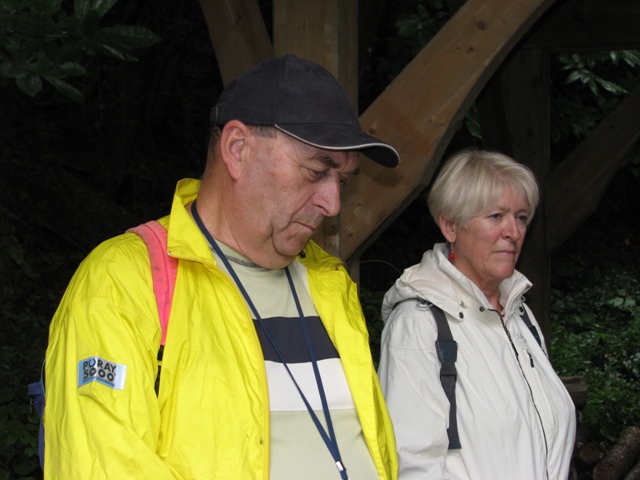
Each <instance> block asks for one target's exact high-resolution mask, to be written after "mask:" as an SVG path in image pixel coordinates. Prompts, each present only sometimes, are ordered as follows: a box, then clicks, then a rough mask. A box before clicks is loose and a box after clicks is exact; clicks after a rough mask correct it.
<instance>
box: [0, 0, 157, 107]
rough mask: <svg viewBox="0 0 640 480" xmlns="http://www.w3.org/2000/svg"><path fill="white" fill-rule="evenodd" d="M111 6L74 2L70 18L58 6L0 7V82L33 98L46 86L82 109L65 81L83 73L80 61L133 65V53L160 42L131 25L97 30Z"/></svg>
mask: <svg viewBox="0 0 640 480" xmlns="http://www.w3.org/2000/svg"><path fill="white" fill-rule="evenodd" d="M116 2H117V0H108V1H100V0H75V2H74V9H73V12H67V11H66V10H65V8H63V2H62V0H38V1H25V0H4V1H3V2H2V3H0V19H1V20H0V45H2V47H3V48H0V62H1V63H0V79H3V78H9V79H13V80H15V82H16V85H17V87H18V88H19V89H20V90H21V91H22V92H24V93H26V94H27V95H29V96H31V97H35V96H36V95H37V94H38V93H40V91H41V90H42V87H43V85H42V81H43V80H45V81H47V82H48V83H49V84H50V85H51V86H52V87H53V88H55V89H56V90H57V91H58V92H59V93H61V94H62V95H64V96H66V97H68V98H70V99H71V100H73V101H75V102H78V103H82V102H83V101H84V95H83V94H82V92H81V91H80V90H78V89H77V88H76V87H75V86H73V85H72V84H71V83H69V82H68V81H67V80H66V79H67V78H68V77H77V76H82V75H85V74H86V73H87V70H86V68H85V66H84V61H85V57H86V56H94V55H96V54H99V53H103V54H106V55H108V56H110V57H113V58H115V59H117V60H127V61H135V60H137V57H136V56H135V54H134V52H135V50H136V49H139V48H145V47H150V46H151V45H153V44H155V43H157V42H159V41H160V37H158V36H157V35H156V34H155V33H153V32H152V31H151V30H148V29H146V28H144V27H141V26H135V25H116V26H112V27H102V26H101V25H100V22H101V21H102V19H103V17H104V16H105V15H106V14H107V13H108V12H109V10H111V8H112V7H113V6H114V5H115V4H116Z"/></svg>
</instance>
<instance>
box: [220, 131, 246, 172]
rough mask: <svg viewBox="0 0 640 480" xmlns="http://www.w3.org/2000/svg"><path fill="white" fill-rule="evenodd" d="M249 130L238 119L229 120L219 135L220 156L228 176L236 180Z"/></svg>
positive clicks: (241, 165) (244, 152)
mask: <svg viewBox="0 0 640 480" xmlns="http://www.w3.org/2000/svg"><path fill="white" fill-rule="evenodd" d="M250 135H251V130H250V129H249V127H247V126H246V125H245V124H244V123H242V122H241V121H239V120H230V121H229V122H227V123H226V124H225V126H224V128H223V129H222V134H221V136H220V157H221V159H222V163H224V165H225V167H226V169H227V172H228V173H229V176H230V177H231V178H233V179H234V180H237V179H238V178H239V177H240V175H241V174H242V170H243V168H244V165H245V159H246V154H247V151H248V145H247V140H248V137H249V136H250Z"/></svg>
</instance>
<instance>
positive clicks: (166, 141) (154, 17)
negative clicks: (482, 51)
mask: <svg viewBox="0 0 640 480" xmlns="http://www.w3.org/2000/svg"><path fill="white" fill-rule="evenodd" d="M388 3H390V4H392V5H387V7H386V9H385V11H384V13H383V15H381V16H380V23H379V24H378V26H377V28H376V29H374V33H373V34H372V35H370V36H368V37H367V43H366V44H364V45H362V46H361V47H362V48H361V52H362V53H361V58H360V65H361V84H360V100H359V109H360V111H363V110H364V109H365V108H366V107H367V106H368V105H369V104H370V103H371V101H372V100H373V99H374V98H375V97H376V96H377V95H378V94H379V93H380V92H381V91H382V90H383V89H384V88H385V87H386V86H387V85H388V83H389V82H390V81H391V79H393V78H394V76H395V75H397V73H398V72H399V71H400V70H401V69H402V68H403V66H404V65H405V64H406V63H408V61H409V60H411V58H413V56H414V55H415V54H416V52H417V51H418V50H419V49H420V48H421V47H422V46H423V45H424V44H425V43H426V42H427V41H428V40H429V38H431V36H432V35H433V34H435V32H437V30H438V29H439V28H440V26H442V25H443V24H444V22H446V20H447V18H448V16H449V11H448V10H447V8H446V6H445V5H444V4H443V3H442V2H439V1H437V0H430V1H416V0H405V1H398V2H388ZM261 5H262V10H263V14H264V16H265V19H266V24H267V25H270V24H271V22H270V20H269V19H270V15H271V7H270V3H269V2H261ZM61 8H62V10H63V11H67V12H70V11H71V5H70V4H67V3H66V2H65V3H63V4H62V7H61ZM100 24H101V25H105V26H112V25H119V24H123V25H140V26H145V27H147V28H148V29H150V30H151V31H153V32H155V33H156V34H157V35H159V36H160V37H161V39H162V41H160V42H159V43H157V44H155V45H154V46H152V47H149V48H144V49H138V50H136V56H137V57H138V60H137V61H134V62H131V61H122V60H119V59H115V58H112V57H111V56H109V55H107V54H105V53H104V52H97V53H95V54H93V55H89V54H86V55H84V56H82V59H81V63H82V65H83V66H84V67H85V68H86V74H84V75H81V76H78V77H73V78H69V79H68V81H69V83H70V84H71V85H73V86H74V87H75V88H77V89H78V90H79V91H80V92H81V93H82V96H83V98H84V103H82V104H81V103H77V102H74V101H71V100H69V99H68V98H67V97H65V96H64V95H61V94H60V93H59V92H58V91H57V90H55V89H54V88H53V87H52V86H51V85H50V84H49V83H47V82H46V81H45V82H44V83H43V88H42V90H41V91H40V92H39V93H38V94H37V95H35V97H31V96H29V95H27V94H25V93H24V92H23V91H22V90H20V89H19V88H18V87H17V86H16V82H15V81H14V80H13V79H11V78H8V76H7V75H6V74H5V75H4V76H2V75H0V95H1V99H2V100H1V102H2V103H1V104H0V105H1V109H2V110H1V112H2V113H1V114H0V247H2V255H0V299H1V300H2V302H1V304H2V309H0V480H2V479H5V478H37V477H38V475H39V473H38V468H37V460H36V457H35V455H36V451H35V445H36V444H35V439H36V429H37V416H36V415H35V414H34V413H33V412H32V411H31V410H30V408H29V403H28V402H29V400H28V398H27V396H26V385H27V383H29V382H31V381H33V380H35V379H37V378H38V376H39V369H40V365H41V361H42V358H43V356H44V351H45V348H46V341H47V330H48V325H49V322H50V319H51V317H52V315H53V313H54V311H55V309H56V307H57V304H58V302H59V300H60V298H61V296H62V294H63V292H64V289H65V288H66V285H67V283H68V281H69V280H70V278H71V275H72V274H73V272H74V271H75V269H76V268H77V266H78V264H79V263H80V262H81V261H82V259H83V258H84V257H85V256H86V255H87V254H88V253H89V252H90V251H91V249H92V248H94V247H95V246H96V245H97V244H98V243H99V242H101V241H102V240H104V239H106V238H109V237H111V236H114V235H118V234H120V233H122V232H124V231H125V230H126V229H127V228H129V227H131V226H134V225H137V224H139V223H141V222H143V221H146V220H149V219H153V218H159V217H161V216H164V215H166V214H167V213H168V212H169V207H170V203H171V198H172V194H173V190H174V187H175V183H176V182H177V180H179V179H180V178H183V177H198V176H199V175H200V174H201V172H202V170H203V167H204V159H205V151H206V144H207V137H208V133H209V131H208V116H209V110H210V108H211V106H212V105H213V104H214V103H215V99H216V98H217V96H218V94H219V93H220V91H221V89H222V83H221V79H220V75H219V72H218V69H217V65H216V59H215V55H214V53H213V50H212V47H211V41H210V39H209V34H208V31H207V28H206V25H205V23H204V18H203V16H202V12H201V11H200V9H199V4H198V3H197V2H148V1H144V0H138V1H129V2H120V3H118V4H116V5H115V7H114V8H113V9H112V10H111V11H110V12H108V13H107V14H106V15H105V16H104V17H103V18H101V19H100ZM3 27H4V25H0V32H1V33H3V35H4V36H0V46H2V50H0V58H1V59H2V62H3V67H4V66H5V65H7V64H10V63H11V59H10V56H7V52H6V50H5V49H4V48H5V47H6V45H7V42H9V37H8V36H6V29H5V30H3ZM580 61H582V62H583V64H584V65H583V66H584V68H585V70H586V72H587V73H586V74H585V75H587V76H588V75H592V78H594V77H599V78H604V79H607V80H609V81H611V82H616V83H617V84H618V85H621V86H623V87H625V88H627V89H631V88H632V87H633V86H635V85H637V84H638V83H639V80H640V76H639V74H638V66H637V65H635V66H633V65H628V64H625V63H624V62H622V61H619V62H615V61H613V60H612V59H611V56H610V55H609V56H608V55H607V54H606V53H605V54H593V55H583V56H578V57H576V58H573V57H569V58H563V57H561V56H556V57H554V59H553V62H552V76H553V85H552V88H553V100H552V115H553V118H552V120H551V121H552V131H553V146H552V153H553V162H555V163H557V162H559V161H561V160H562V158H563V157H564V155H566V154H567V153H568V152H569V151H571V150H572V149H573V148H574V147H575V146H576V145H577V144H578V143H579V142H580V141H581V139H583V138H584V137H585V135H587V134H588V132H589V131H590V130H591V129H592V128H593V126H594V125H596V124H597V122H598V121H599V119H601V118H602V117H603V116H604V115H606V114H607V113H608V112H609V111H611V109H613V108H614V107H615V105H616V104H617V102H618V101H619V99H620V98H623V97H624V93H616V92H615V91H614V92H612V91H609V90H607V89H606V88H602V87H600V89H596V90H597V95H596V94H595V93H594V91H593V90H592V88H590V86H589V84H588V83H587V82H581V81H574V82H569V83H567V79H568V78H569V75H570V74H571V72H573V71H576V70H578V69H579V68H582V67H581V64H580ZM4 72H5V73H6V70H5V71H4ZM434 74H437V73H434ZM468 146H478V147H482V141H481V138H480V137H479V132H478V128H477V120H476V118H475V116H474V111H473V110H472V111H471V112H470V115H469V116H468V118H467V120H466V122H465V124H464V126H463V127H462V128H461V129H460V130H459V131H458V132H457V133H456V135H455V136H454V138H453V140H452V142H451V145H450V147H449V149H448V151H447V154H446V155H445V156H448V155H449V154H450V153H452V152H454V151H456V150H459V149H461V148H465V147H468ZM639 159H640V157H639V156H638V152H637V149H636V150H634V151H633V152H631V154H630V155H629V158H628V159H627V161H626V162H625V164H624V165H623V166H622V168H621V169H620V171H619V172H618V174H617V175H616V177H615V178H614V180H613V182H612V184H611V186H610V187H609V189H608V190H607V192H606V194H605V196H604V198H603V199H602V203H601V205H600V207H599V208H598V211H597V212H596V213H595V214H594V215H593V216H592V217H591V218H590V219H589V220H588V221H587V222H586V223H585V224H584V225H583V226H582V227H581V228H580V229H579V230H578V231H577V232H576V233H575V234H574V235H573V236H572V237H571V238H570V239H569V240H568V241H567V242H566V243H565V245H563V246H562V248H561V249H560V250H559V251H558V252H557V253H556V254H554V256H553V257H552V259H551V261H552V273H553V278H552V287H553V299H554V301H553V311H552V323H553V331H552V334H553V338H552V361H553V362H554V365H555V366H556V368H557V369H558V371H559V373H561V374H562V375H585V378H586V379H587V380H588V382H589V383H590V385H592V386H593V387H592V389H591V390H590V407H589V408H590V410H589V411H586V412H585V419H584V422H585V429H584V432H583V440H584V441H585V442H586V441H595V442H601V443H602V444H603V445H610V444H611V443H612V442H614V441H615V439H616V438H617V437H618V435H619V433H620V431H621V429H622V428H623V427H624V426H626V425H634V424H635V425H638V424H640V406H639V405H638V398H639V397H638V395H640V391H639V388H640V387H639V386H638V385H639V384H640V340H639V338H640V309H639V307H638V306H637V304H636V301H637V299H638V297H639V294H640V287H639V286H638V277H639V275H638V272H640V261H639V258H640V255H639V254H640V251H639V250H640V249H639V247H638V242H639V238H640V222H639V221H638V218H639V217H640V215H639V213H640V212H639V210H640V189H639V188H638V187H639V181H638V172H639V168H638V166H639V165H640V161H639ZM534 221H535V220H534ZM436 241H440V235H439V232H438V231H437V229H436V228H435V225H434V224H433V221H432V220H431V218H430V216H429V214H428V211H427V207H426V202H425V200H424V197H423V196H421V197H419V198H418V199H417V200H416V201H415V202H413V204H411V205H410V206H409V207H408V208H407V210H406V211H405V212H404V213H403V214H402V215H401V216H400V217H399V218H398V219H397V220H396V221H395V222H394V223H393V224H392V225H391V226H390V228H389V229H388V230H387V231H385V232H384V233H383V234H382V235H381V236H380V237H379V238H378V239H377V240H376V242H375V243H374V244H373V245H372V246H371V247H370V248H369V249H368V250H367V251H366V252H365V253H364V255H363V257H362V263H361V282H360V287H361V293H362V301H363V307H364V309H365V313H366V315H367V320H368V323H369V328H370V332H371V343H372V350H373V353H374V358H376V359H377V355H378V342H379V333H380V330H381V327H382V325H381V322H380V321H379V306H380V302H381V299H382V295H383V294H384V292H385V291H386V290H387V289H388V288H389V287H390V286H391V284H392V283H393V281H395V279H396V278H397V277H398V276H399V275H400V273H401V272H402V270H403V269H404V268H406V267H408V266H410V265H412V264H414V263H417V262H418V261H419V260H420V258H421V256H422V254H423V252H424V251H425V250H427V249H429V248H431V246H432V245H433V243H434V242H436ZM585 478H587V477H585Z"/></svg>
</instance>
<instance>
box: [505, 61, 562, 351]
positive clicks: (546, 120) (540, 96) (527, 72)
mask: <svg viewBox="0 0 640 480" xmlns="http://www.w3.org/2000/svg"><path fill="white" fill-rule="evenodd" d="M549 83H550V82H549V54H548V52H547V51H546V50H543V49H536V50H532V49H528V50H522V49H521V50H519V51H518V53H517V55H515V56H514V58H513V59H512V60H511V61H510V62H509V63H508V64H507V65H506V68H505V70H504V73H503V74H502V87H503V92H504V99H505V109H506V111H507V118H508V125H509V132H510V135H511V139H512V142H511V143H512V146H513V157H514V158H515V159H516V160H517V161H519V162H521V163H523V164H525V165H527V166H528V167H529V168H531V170H532V171H533V173H534V175H535V176H536V179H537V181H538V186H539V188H540V192H541V194H540V196H541V198H540V204H539V205H538V209H537V210H536V215H535V217H534V219H533V222H532V223H531V225H530V226H529V228H528V229H527V237H526V240H525V242H524V246H523V250H522V255H521V256H520V260H519V262H518V269H519V270H520V271H522V273H524V274H525V275H526V276H527V278H528V279H529V280H530V281H531V282H532V283H533V288H532V289H531V290H530V291H529V292H528V293H527V303H528V304H529V306H530V307H531V310H533V313H534V315H535V317H536V319H537V320H538V323H539V324H540V327H541V328H542V333H543V334H544V336H545V339H546V342H547V348H548V350H549V351H550V347H551V345H550V343H549V342H550V340H551V263H550V259H549V257H548V255H547V252H546V248H545V238H546V236H545V234H546V228H547V226H546V225H545V220H546V216H545V210H546V205H545V197H544V195H543V194H544V192H546V190H547V186H546V183H545V182H546V180H547V177H548V173H549V168H550V157H551V151H550V143H551V131H550V130H551V128H550V118H551V102H550V87H549Z"/></svg>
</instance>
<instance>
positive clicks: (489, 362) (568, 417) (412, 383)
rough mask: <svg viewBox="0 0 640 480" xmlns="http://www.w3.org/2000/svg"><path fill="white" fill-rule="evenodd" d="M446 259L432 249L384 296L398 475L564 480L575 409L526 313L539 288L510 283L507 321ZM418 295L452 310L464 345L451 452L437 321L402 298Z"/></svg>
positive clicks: (504, 295) (504, 287)
mask: <svg viewBox="0 0 640 480" xmlns="http://www.w3.org/2000/svg"><path fill="white" fill-rule="evenodd" d="M446 255H447V249H446V245H445V244H437V245H435V246H434V249H433V250H430V251H428V252H426V253H425V254H424V257H423V259H422V262H421V263H420V264H418V265H414V266H413V267H410V268H408V269H407V270H405V272H404V273H403V275H402V276H401V277H400V278H399V279H398V280H397V281H396V283H395V285H394V286H393V287H392V288H391V289H390V290H389V291H388V292H387V293H386V295H385V297H384V302H383V306H382V317H383V320H384V321H385V323H386V325H385V327H384V331H383V333H382V345H381V349H382V353H381V359H380V367H379V371H378V374H379V376H380V383H381V385H382V390H383V392H384V394H385V397H386V400H387V405H388V408H389V413H390V414H391V418H392V420H393V424H394V428H395V433H396V440H397V447H398V454H399V457H400V476H399V478H400V479H401V480H408V479H421V480H424V479H460V480H464V479H473V480H507V479H508V480H527V479H531V480H561V479H566V478H567V476H568V473H569V463H570V459H571V453H572V451H573V445H574V439H575V431H576V424H575V408H574V405H573V402H572V400H571V398H570V396H569V394H568V393H567V391H566V389H565V387H564V385H563V384H562V382H561V380H560V379H559V378H558V376H557V375H556V373H555V372H554V370H553V368H552V366H551V364H550V363H549V360H548V358H547V353H546V350H545V349H544V347H543V348H541V347H540V346H539V345H538V344H537V342H536V340H535V339H534V337H533V335H532V334H531V332H530V331H529V329H528V328H527V326H526V325H525V323H524V321H523V320H522V319H521V317H520V313H521V309H522V308H527V307H526V306H525V305H524V303H523V297H522V295H523V294H524V293H525V292H526V291H527V290H529V288H531V284H530V283H529V281H528V280H527V279H526V278H525V277H524V276H523V275H522V274H521V273H519V272H517V271H516V272H514V274H513V275H512V276H511V277H510V278H508V279H506V280H504V281H503V282H502V284H501V285H500V303H501V304H502V305H503V306H504V313H505V316H504V323H503V319H502V318H501V316H500V314H499V313H498V312H497V311H496V310H494V309H493V308H492V307H491V305H490V304H489V302H488V300H487V299H486V297H485V295H484V294H483V293H482V292H481V291H480V290H479V289H478V287H476V285H475V284H474V283H473V282H471V281H470V280H469V279H468V278H467V277H465V276H464V275H463V274H462V273H461V272H460V271H459V270H457V269H456V268H455V267H454V266H453V265H452V264H451V263H450V262H449V260H448V259H447V256H446ZM415 297H420V298H423V299H426V300H428V301H430V302H432V303H434V304H435V305H437V306H438V307H440V308H441V309H442V310H443V311H444V312H445V314H446V317H447V320H448V321H449V325H450V327H451V332H452V335H453V339H454V340H455V341H456V342H457V343H458V358H457V361H456V368H457V372H458V380H457V383H456V402H457V420H458V431H459V434H460V442H461V444H462V449H460V450H449V451H448V450H447V448H448V438H447V426H448V425H447V424H448V418H449V402H448V400H447V398H446V396H445V394H444V391H443V389H442V385H441V383H440V377H439V371H440V361H439V360H438V357H437V354H436V350H435V341H436V336H437V331H436V326H435V320H434V319H433V316H432V314H431V311H430V309H429V307H427V306H422V307H421V306H419V305H418V303H417V302H415V301H412V300H409V301H406V302H402V300H405V299H411V298H415ZM398 302H402V303H400V304H398ZM397 304H398V305H397ZM396 305H397V306H396ZM394 306H396V308H394ZM528 312H529V317H530V318H531V321H532V323H533V324H534V325H535V326H536V328H538V331H539V332H540V330H539V327H538V324H537V322H536V321H535V319H534V318H533V314H532V313H531V312H530V311H528ZM540 333H541V332H540ZM543 345H544V342H543Z"/></svg>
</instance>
